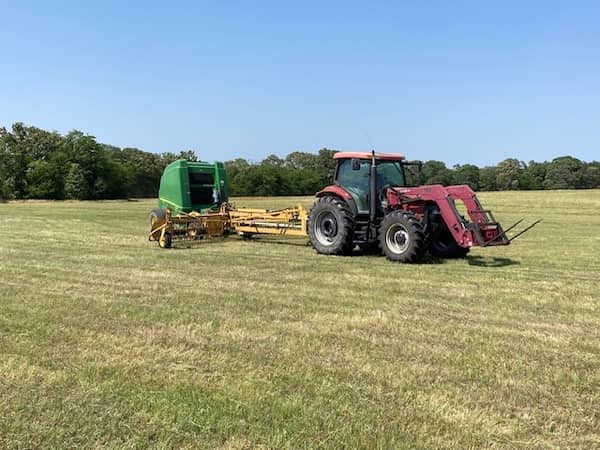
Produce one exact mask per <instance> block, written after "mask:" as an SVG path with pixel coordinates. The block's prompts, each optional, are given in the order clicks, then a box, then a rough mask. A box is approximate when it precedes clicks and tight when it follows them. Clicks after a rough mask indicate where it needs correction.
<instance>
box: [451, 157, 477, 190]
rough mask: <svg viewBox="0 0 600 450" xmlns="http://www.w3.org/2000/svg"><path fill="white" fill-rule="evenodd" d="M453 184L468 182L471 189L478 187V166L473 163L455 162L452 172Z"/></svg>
mask: <svg viewBox="0 0 600 450" xmlns="http://www.w3.org/2000/svg"><path fill="white" fill-rule="evenodd" d="M452 177H453V183H454V184H468V185H469V186H470V187H471V189H473V190H475V191H476V190H478V189H479V167H477V166H474V165H473V164H464V165H460V164H457V165H456V166H454V170H453V173H452Z"/></svg>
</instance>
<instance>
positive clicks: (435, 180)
mask: <svg viewBox="0 0 600 450" xmlns="http://www.w3.org/2000/svg"><path fill="white" fill-rule="evenodd" d="M421 172H422V178H423V179H422V183H423V184H442V185H444V186H448V185H450V184H452V182H453V176H452V171H451V170H450V169H448V168H447V167H446V164H445V163H443V162H442V161H427V162H425V163H424V164H423V168H422V169H421Z"/></svg>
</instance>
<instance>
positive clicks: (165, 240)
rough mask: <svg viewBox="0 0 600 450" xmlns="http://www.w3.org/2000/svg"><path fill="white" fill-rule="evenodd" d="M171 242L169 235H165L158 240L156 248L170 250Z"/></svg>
mask: <svg viewBox="0 0 600 450" xmlns="http://www.w3.org/2000/svg"><path fill="white" fill-rule="evenodd" d="M172 241H173V239H172V237H171V233H165V234H164V235H163V237H162V238H160V239H159V240H158V246H159V247H160V248H171V244H172Z"/></svg>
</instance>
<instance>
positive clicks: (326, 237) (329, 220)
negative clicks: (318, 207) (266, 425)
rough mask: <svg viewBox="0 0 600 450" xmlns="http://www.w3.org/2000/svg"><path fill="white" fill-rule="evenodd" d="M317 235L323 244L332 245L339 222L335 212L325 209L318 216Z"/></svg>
mask: <svg viewBox="0 0 600 450" xmlns="http://www.w3.org/2000/svg"><path fill="white" fill-rule="evenodd" d="M315 222H316V226H315V237H316V238H317V239H318V241H319V242H320V243H321V244H323V245H331V244H332V243H333V242H334V241H335V238H336V236H337V233H338V224H337V220H336V218H335V216H334V215H333V213H331V212H329V211H323V212H322V213H321V214H319V215H318V216H317V220H316V221H315Z"/></svg>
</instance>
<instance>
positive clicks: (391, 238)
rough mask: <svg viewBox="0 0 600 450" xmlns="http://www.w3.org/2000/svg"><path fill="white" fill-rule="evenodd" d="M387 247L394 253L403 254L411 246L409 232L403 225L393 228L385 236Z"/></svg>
mask: <svg viewBox="0 0 600 450" xmlns="http://www.w3.org/2000/svg"><path fill="white" fill-rule="evenodd" d="M385 240H386V243H387V246H388V248H389V249H390V250H392V251H393V252H394V253H403V252H405V251H406V249H407V248H408V246H409V244H410V239H409V235H408V231H407V230H406V228H404V227H403V226H402V225H399V224H397V225H393V226H391V227H390V228H389V229H388V231H387V233H386V236H385Z"/></svg>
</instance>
